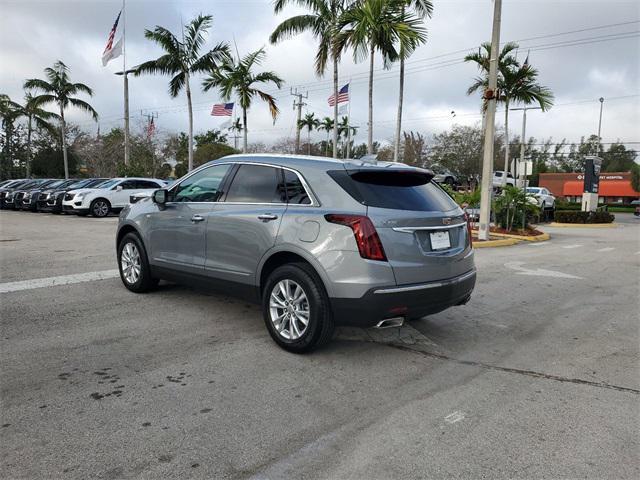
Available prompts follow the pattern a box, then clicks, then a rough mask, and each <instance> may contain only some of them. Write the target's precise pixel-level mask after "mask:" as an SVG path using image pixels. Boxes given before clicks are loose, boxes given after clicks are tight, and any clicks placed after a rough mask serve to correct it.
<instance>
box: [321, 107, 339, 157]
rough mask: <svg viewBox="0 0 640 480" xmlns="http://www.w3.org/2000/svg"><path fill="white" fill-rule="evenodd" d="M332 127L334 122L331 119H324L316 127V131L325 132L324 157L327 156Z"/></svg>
mask: <svg viewBox="0 0 640 480" xmlns="http://www.w3.org/2000/svg"><path fill="white" fill-rule="evenodd" d="M334 125H335V122H334V121H333V118H331V117H324V118H323V119H322V120H321V121H320V124H319V125H318V130H324V131H325V132H327V144H326V145H325V151H324V156H325V157H328V156H329V133H330V132H331V131H332V130H333V126H334Z"/></svg>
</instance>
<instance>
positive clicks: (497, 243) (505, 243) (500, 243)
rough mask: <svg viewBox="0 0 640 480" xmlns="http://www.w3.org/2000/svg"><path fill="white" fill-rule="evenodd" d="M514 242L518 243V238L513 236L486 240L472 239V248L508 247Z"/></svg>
mask: <svg viewBox="0 0 640 480" xmlns="http://www.w3.org/2000/svg"><path fill="white" fill-rule="evenodd" d="M516 243H520V240H517V239H515V238H503V239H500V240H487V241H486V242H480V241H474V242H473V248H491V247H510V246H511V245H515V244H516Z"/></svg>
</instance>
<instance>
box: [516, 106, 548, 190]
mask: <svg viewBox="0 0 640 480" xmlns="http://www.w3.org/2000/svg"><path fill="white" fill-rule="evenodd" d="M509 110H511V111H516V110H522V134H521V136H520V165H522V164H523V163H524V151H525V146H526V142H527V137H526V132H527V110H542V107H522V108H510V109H509ZM519 171H520V169H519V168H518V166H517V165H516V175H517V176H518V177H520V178H519V180H520V184H521V185H522V186H523V188H526V187H527V185H526V181H527V176H526V175H525V178H524V182H523V178H522V175H519ZM531 173H532V174H533V168H532V169H531Z"/></svg>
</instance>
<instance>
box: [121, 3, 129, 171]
mask: <svg viewBox="0 0 640 480" xmlns="http://www.w3.org/2000/svg"><path fill="white" fill-rule="evenodd" d="M125 8H126V4H125V0H122V71H123V72H124V73H123V75H122V77H123V82H124V85H123V86H124V164H125V166H127V165H129V78H128V77H127V74H128V72H127V39H126V32H127V13H126V9H125Z"/></svg>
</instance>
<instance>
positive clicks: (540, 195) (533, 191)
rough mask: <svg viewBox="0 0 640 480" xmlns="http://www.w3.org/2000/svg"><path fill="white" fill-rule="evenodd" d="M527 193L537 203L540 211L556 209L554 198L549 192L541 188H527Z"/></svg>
mask: <svg viewBox="0 0 640 480" xmlns="http://www.w3.org/2000/svg"><path fill="white" fill-rule="evenodd" d="M527 193H528V194H529V195H532V196H533V198H535V199H536V201H537V202H538V206H539V207H540V208H541V209H542V210H545V209H548V208H556V197H554V196H553V195H552V194H551V192H550V191H549V190H547V189H546V188H543V187H528V188H527Z"/></svg>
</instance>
